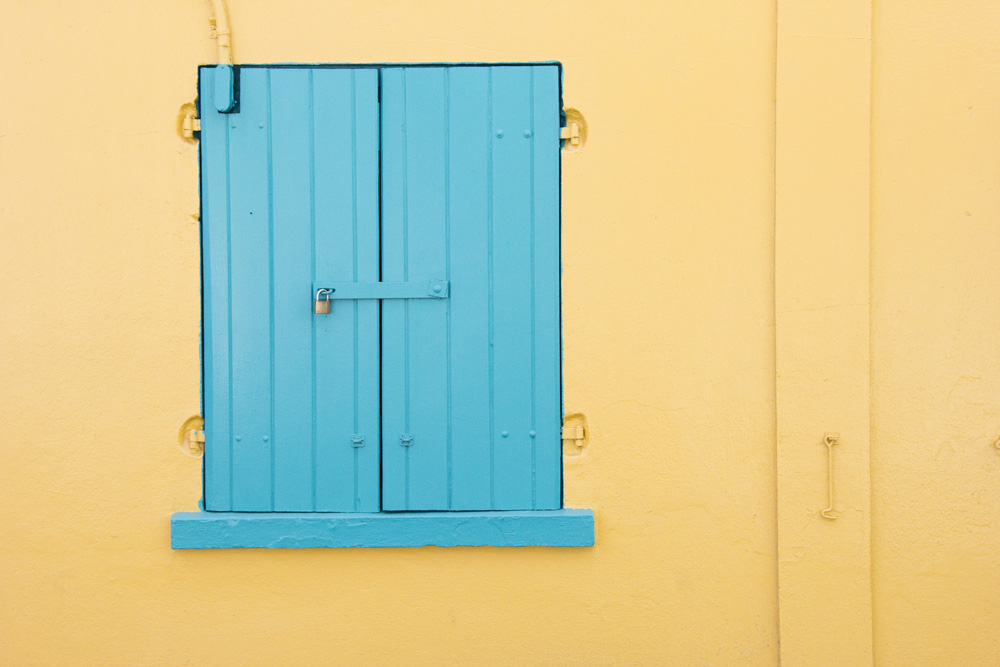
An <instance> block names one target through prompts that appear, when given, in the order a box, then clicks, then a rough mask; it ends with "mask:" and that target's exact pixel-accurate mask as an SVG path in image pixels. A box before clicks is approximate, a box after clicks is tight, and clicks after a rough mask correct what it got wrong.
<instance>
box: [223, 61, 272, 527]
mask: <svg viewBox="0 0 1000 667" xmlns="http://www.w3.org/2000/svg"><path fill="white" fill-rule="evenodd" d="M267 78H268V71H267V70H263V69H247V70H244V71H243V72H242V73H241V80H240V85H241V89H240V101H241V111H240V113H238V114H230V115H229V116H227V120H228V121H229V124H230V193H231V202H230V206H231V252H232V258H231V266H232V274H231V289H232V346H233V347H232V355H233V364H232V406H233V481H232V484H233V509H237V510H270V509H273V508H272V504H271V503H272V498H271V493H272V487H271V479H272V460H271V456H272V453H271V447H272V441H271V434H272V424H271V400H272V394H271V392H272V387H271V285H270V274H271V247H270V220H269V214H270V205H269V195H270V192H271V189H270V181H269V160H270V156H269V155H268V132H269V118H268V104H267V101H268V100H267Z"/></svg>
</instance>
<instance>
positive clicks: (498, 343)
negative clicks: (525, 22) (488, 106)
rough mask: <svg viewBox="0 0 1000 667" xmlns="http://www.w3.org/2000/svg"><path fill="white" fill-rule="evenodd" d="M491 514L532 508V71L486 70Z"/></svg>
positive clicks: (501, 68) (506, 68)
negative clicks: (490, 163) (489, 135)
mask: <svg viewBox="0 0 1000 667" xmlns="http://www.w3.org/2000/svg"><path fill="white" fill-rule="evenodd" d="M492 69H493V72H492V103H493V110H492V111H493V114H492V115H493V138H492V140H493V183H492V185H493V224H492V233H493V239H492V240H493V243H492V253H493V257H492V263H493V288H492V293H493V312H492V317H493V334H492V336H493V339H492V344H493V387H494V388H493V395H494V399H493V400H494V402H493V413H494V419H493V434H492V437H493V470H494V507H495V508H497V509H513V508H530V507H531V488H532V485H531V463H532V461H531V450H532V441H533V439H532V438H531V437H530V435H529V432H530V431H531V430H532V423H531V416H532V396H531V387H532V377H533V368H532V361H533V359H532V357H531V349H532V335H531V332H532V324H533V323H532V318H533V316H534V312H533V310H532V308H531V305H532V296H533V295H532V284H531V276H532V271H531V250H532V237H531V232H532V223H533V220H532V215H531V214H532V202H531V174H530V166H531V139H532V138H531V137H530V134H531V108H530V104H529V96H530V92H531V87H530V80H529V79H530V76H531V71H530V70H529V69H528V68H526V67H496V68H492Z"/></svg>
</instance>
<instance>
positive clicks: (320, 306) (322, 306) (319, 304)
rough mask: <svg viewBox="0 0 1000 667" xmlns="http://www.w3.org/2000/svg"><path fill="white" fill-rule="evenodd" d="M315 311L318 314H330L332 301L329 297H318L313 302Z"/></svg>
mask: <svg viewBox="0 0 1000 667" xmlns="http://www.w3.org/2000/svg"><path fill="white" fill-rule="evenodd" d="M313 312H314V313H316V314H317V315H329V314H330V302H329V301H328V300H327V299H318V300H316V301H314V302H313Z"/></svg>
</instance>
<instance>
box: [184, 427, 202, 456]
mask: <svg viewBox="0 0 1000 667" xmlns="http://www.w3.org/2000/svg"><path fill="white" fill-rule="evenodd" d="M185 441H186V444H187V449H188V451H189V452H190V453H191V454H190V455H191V456H194V457H198V456H200V455H202V454H204V453H205V432H204V431H199V430H198V429H194V428H193V429H191V430H190V431H188V432H187V437H186V438H185Z"/></svg>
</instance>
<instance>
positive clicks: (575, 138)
mask: <svg viewBox="0 0 1000 667" xmlns="http://www.w3.org/2000/svg"><path fill="white" fill-rule="evenodd" d="M559 138H560V139H562V140H563V141H565V142H566V144H567V145H569V146H573V147H576V146H579V145H580V126H579V125H578V124H577V123H575V122H573V121H569V123H568V124H567V125H566V126H565V127H561V128H559Z"/></svg>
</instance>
